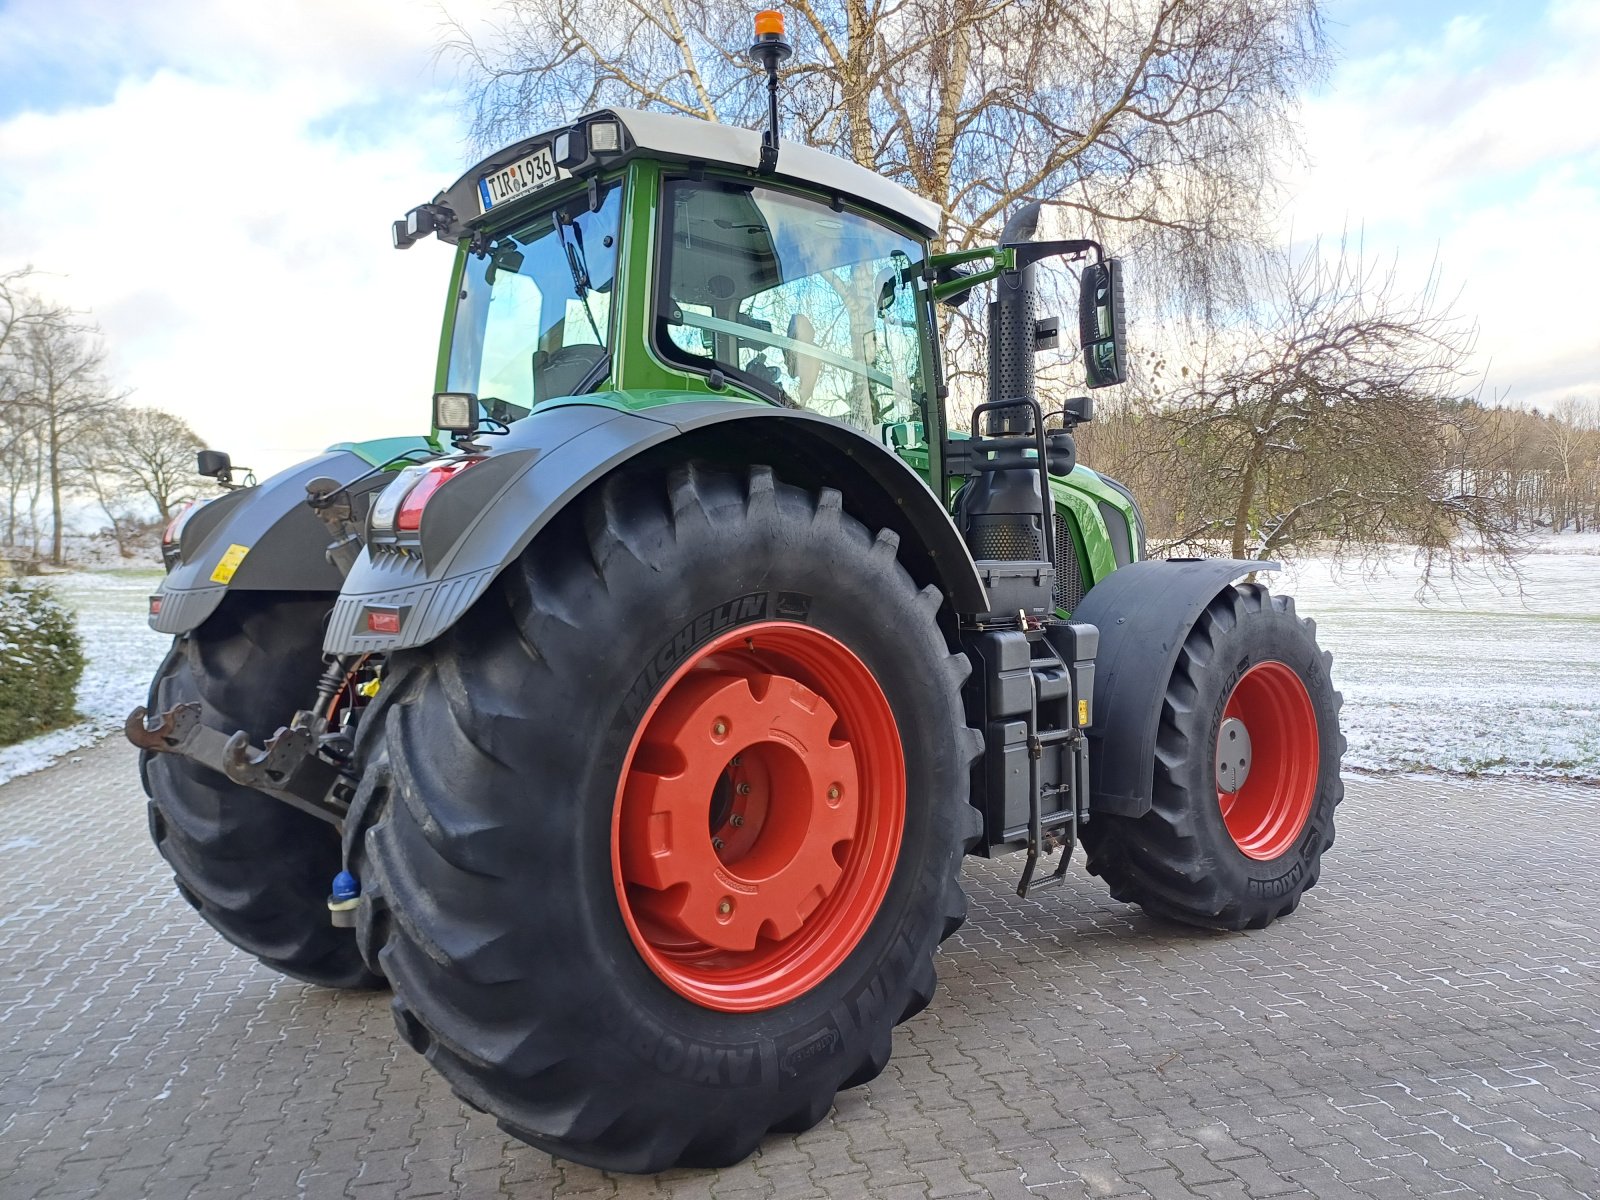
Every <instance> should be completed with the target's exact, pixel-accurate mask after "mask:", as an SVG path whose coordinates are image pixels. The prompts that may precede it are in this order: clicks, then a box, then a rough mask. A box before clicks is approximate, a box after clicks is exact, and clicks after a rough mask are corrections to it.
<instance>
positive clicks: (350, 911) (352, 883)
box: [328, 871, 361, 929]
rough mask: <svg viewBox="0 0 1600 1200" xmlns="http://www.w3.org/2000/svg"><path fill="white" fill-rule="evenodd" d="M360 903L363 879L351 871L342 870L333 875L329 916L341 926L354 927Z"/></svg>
mask: <svg viewBox="0 0 1600 1200" xmlns="http://www.w3.org/2000/svg"><path fill="white" fill-rule="evenodd" d="M360 904H361V881H360V880H359V879H357V878H356V877H355V876H354V875H352V874H350V872H349V871H340V872H339V873H338V874H337V875H335V876H334V877H333V894H332V895H330V896H329V897H328V916H329V918H330V919H331V920H332V921H333V923H334V924H335V925H337V926H339V927H340V928H343V929H352V928H354V927H355V923H356V908H357V907H358V906H359V905H360Z"/></svg>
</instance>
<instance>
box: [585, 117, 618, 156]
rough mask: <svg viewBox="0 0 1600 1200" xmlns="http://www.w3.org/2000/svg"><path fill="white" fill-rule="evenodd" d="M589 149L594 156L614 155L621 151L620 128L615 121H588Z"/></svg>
mask: <svg viewBox="0 0 1600 1200" xmlns="http://www.w3.org/2000/svg"><path fill="white" fill-rule="evenodd" d="M587 128H588V134H589V149H591V150H593V151H594V152H595V153H596V154H616V153H617V152H618V151H620V150H621V149H622V126H621V125H620V124H618V123H617V122H616V121H590V122H589V125H588V127H587Z"/></svg>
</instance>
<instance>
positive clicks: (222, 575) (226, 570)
mask: <svg viewBox="0 0 1600 1200" xmlns="http://www.w3.org/2000/svg"><path fill="white" fill-rule="evenodd" d="M249 553H250V547H249V546H241V545H239V544H238V543H237V542H235V543H234V544H233V545H231V546H229V547H228V549H227V552H226V553H224V554H223V556H222V559H221V561H220V562H218V563H217V569H216V570H215V571H213V572H211V582H212V583H227V582H229V581H230V580H232V579H233V575H234V572H235V571H237V570H238V569H239V564H240V563H242V562H243V561H244V556H245V555H246V554H249Z"/></svg>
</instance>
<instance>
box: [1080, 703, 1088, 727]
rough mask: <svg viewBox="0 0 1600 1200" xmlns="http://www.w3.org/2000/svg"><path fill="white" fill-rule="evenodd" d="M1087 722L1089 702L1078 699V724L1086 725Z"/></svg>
mask: <svg viewBox="0 0 1600 1200" xmlns="http://www.w3.org/2000/svg"><path fill="white" fill-rule="evenodd" d="M1088 723H1089V702H1088V701H1087V700H1079V701H1078V724H1079V725H1087V724H1088Z"/></svg>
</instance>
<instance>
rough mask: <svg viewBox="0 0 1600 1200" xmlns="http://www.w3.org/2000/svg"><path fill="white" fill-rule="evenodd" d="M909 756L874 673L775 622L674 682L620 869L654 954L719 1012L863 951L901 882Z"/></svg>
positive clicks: (810, 980) (615, 864)
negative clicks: (898, 868) (894, 884)
mask: <svg viewBox="0 0 1600 1200" xmlns="http://www.w3.org/2000/svg"><path fill="white" fill-rule="evenodd" d="M905 799H906V777H905V757H904V753H903V751H902V749H901V744H900V736H899V730H898V728H897V727H896V724H895V719H894V713H893V710H892V709H891V708H890V707H889V702H888V699H887V698H886V697H885V696H884V694H883V690H882V688H881V687H880V686H879V685H878V682H877V680H876V679H875V678H874V677H873V675H872V672H871V671H870V670H869V669H868V668H867V666H866V664H865V663H863V662H862V661H861V660H860V659H859V658H858V657H857V656H856V655H855V654H854V652H852V651H851V650H850V649H849V648H848V647H847V646H845V645H844V644H843V643H842V642H840V641H838V640H837V639H835V638H833V637H831V636H830V635H828V634H826V633H823V632H822V631H821V630H819V629H816V628H815V627H812V626H808V625H800V624H796V623H792V622H786V621H764V622H759V623H756V624H752V625H746V626H742V627H740V628H738V629H736V630H731V631H729V632H728V633H726V634H723V635H722V636H721V637H719V638H716V639H713V640H712V641H711V642H710V643H709V644H708V645H706V646H704V647H702V648H701V649H700V650H698V651H697V652H696V653H694V654H693V655H691V656H690V658H689V660H688V661H687V662H685V663H684V664H683V665H682V666H680V667H679V668H678V670H677V671H676V672H674V673H673V675H672V676H671V677H670V678H669V679H668V680H667V681H666V682H665V683H664V684H663V685H662V687H661V690H660V692H659V693H658V694H657V697H656V699H655V700H654V701H653V702H652V704H651V705H650V707H649V708H648V709H647V711H646V712H645V713H644V715H643V717H642V718H641V720H640V723H639V728H638V731H637V732H636V733H635V736H634V741H633V745H632V747H631V748H630V750H629V752H628V757H627V759H626V760H625V762H624V765H623V769H622V775H621V779H620V780H619V782H618V789H617V802H616V809H615V818H614V821H613V825H612V873H613V878H614V880H615V883H616V888H617V898H618V901H619V905H620V908H621V911H622V917H623V920H624V922H625V923H626V925H627V927H628V932H629V934H630V936H631V937H632V938H633V942H634V945H635V946H636V947H637V948H638V950H639V953H640V955H641V956H642V957H643V958H644V960H645V962H646V963H647V964H648V965H649V967H650V969H651V970H653V971H654V972H655V973H656V975H658V976H659V977H660V978H661V979H662V980H663V981H664V982H665V983H666V984H667V985H668V986H670V987H672V988H673V989H674V990H675V991H677V992H679V993H681V994H682V995H684V996H686V997H688V998H689V999H690V1000H693V1001H695V1002H696V1003H698V1004H701V1005H703V1006H705V1007H707V1008H712V1009H719V1010H723V1011H735V1012H754V1011H759V1010H763V1009H768V1008H772V1007H774V1006H776V1005H779V1004H782V1003H785V1002H786V1001H789V1000H792V999H794V998H795V997H797V996H799V995H802V994H803V993H805V992H806V991H808V990H810V989H811V988H812V987H814V986H815V985H816V984H817V983H819V982H821V981H822V980H823V979H825V978H826V977H827V976H828V975H829V974H830V973H832V972H833V971H834V970H835V969H836V968H837V967H838V966H839V964H840V963H841V962H842V961H843V960H844V958H845V956H846V955H848V954H849V953H850V951H851V950H853V949H854V948H855V946H856V945H857V943H858V942H859V941H860V940H861V938H862V936H863V935H864V934H865V933H866V931H867V929H868V927H869V926H870V925H871V924H872V921H873V918H874V917H875V916H876V914H877V911H878V907H879V905H880V904H881V903H882V902H883V898H884V895H885V894H886V893H887V891H888V888H889V883H890V880H891V879H892V877H893V874H894V868H895V863H896V861H897V860H898V856H899V851H900V837H901V833H902V830H903V829H904V825H905Z"/></svg>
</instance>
